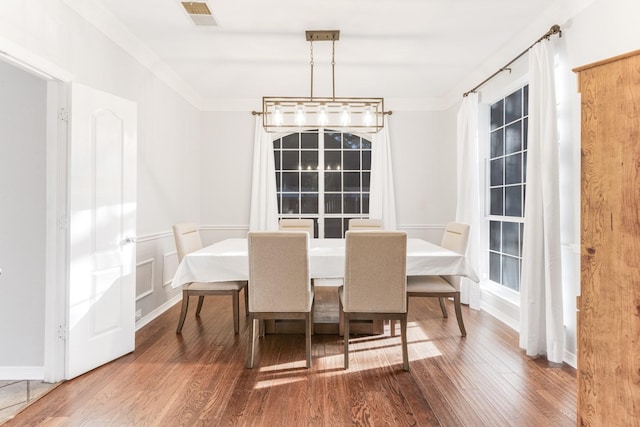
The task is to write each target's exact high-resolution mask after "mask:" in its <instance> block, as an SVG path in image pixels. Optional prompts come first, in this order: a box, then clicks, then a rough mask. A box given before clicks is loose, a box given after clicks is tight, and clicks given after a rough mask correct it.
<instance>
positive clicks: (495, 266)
mask: <svg viewBox="0 0 640 427" xmlns="http://www.w3.org/2000/svg"><path fill="white" fill-rule="evenodd" d="M501 272H502V269H501V268H500V255H499V254H496V253H493V252H490V253H489V279H490V280H493V281H494V282H496V283H501V280H500V279H501V276H500V274H501Z"/></svg>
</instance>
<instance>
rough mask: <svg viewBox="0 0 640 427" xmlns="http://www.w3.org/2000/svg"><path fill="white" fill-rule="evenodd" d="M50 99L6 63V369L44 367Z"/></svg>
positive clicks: (1, 191) (2, 247) (1, 134)
mask: <svg viewBox="0 0 640 427" xmlns="http://www.w3.org/2000/svg"><path fill="white" fill-rule="evenodd" d="M46 96H47V93H46V83H45V81H44V80H42V79H40V78H37V77H34V76H32V75H31V74H28V73H26V72H24V71H22V70H19V69H17V68H15V67H13V66H11V65H9V64H7V63H5V62H2V61H0V269H2V274H1V275H0V342H2V346H1V350H0V367H15V366H26V367H30V368H32V367H41V366H42V364H43V361H44V300H45V298H44V293H45V238H46V217H45V213H46V154H47V152H46V130H47V129H46V108H45V105H46Z"/></svg>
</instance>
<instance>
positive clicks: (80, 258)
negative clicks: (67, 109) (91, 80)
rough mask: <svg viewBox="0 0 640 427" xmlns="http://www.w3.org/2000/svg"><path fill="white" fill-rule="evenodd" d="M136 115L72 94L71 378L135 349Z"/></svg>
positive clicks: (78, 89)
mask: <svg viewBox="0 0 640 427" xmlns="http://www.w3.org/2000/svg"><path fill="white" fill-rule="evenodd" d="M136 109H137V107H136V104H135V103H134V102H131V101H128V100H125V99H122V98H119V97H116V96H113V95H111V94H108V93H104V92H100V91H97V90H95V89H91V88H89V87H86V86H82V85H78V84H73V85H72V87H71V116H70V126H71V144H70V147H71V149H70V167H69V205H70V211H69V214H70V224H69V239H70V240H69V244H70V246H69V248H70V249H69V255H70V271H69V292H68V304H69V318H68V324H67V327H68V335H67V368H66V371H67V372H66V377H67V379H70V378H73V377H76V376H78V375H81V374H83V373H85V372H87V371H89V370H91V369H93V368H96V367H98V366H100V365H102V364H104V363H107V362H109V361H111V360H113V359H115V358H117V357H120V356H122V355H124V354H127V353H129V352H131V351H133V349H134V345H135V243H134V241H135V239H134V237H135V233H136V127H137V123H136V113H137V111H136Z"/></svg>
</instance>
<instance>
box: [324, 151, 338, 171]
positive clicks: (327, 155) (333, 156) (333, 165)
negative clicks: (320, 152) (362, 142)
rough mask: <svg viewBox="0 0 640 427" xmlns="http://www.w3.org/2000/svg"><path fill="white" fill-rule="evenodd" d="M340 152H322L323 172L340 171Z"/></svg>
mask: <svg viewBox="0 0 640 427" xmlns="http://www.w3.org/2000/svg"><path fill="white" fill-rule="evenodd" d="M341 153H342V152H341V151H328V150H325V152H324V169H325V170H334V171H335V170H340V165H341V164H342V157H341V155H340V154H341Z"/></svg>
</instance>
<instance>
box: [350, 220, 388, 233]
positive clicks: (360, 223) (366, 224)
mask: <svg viewBox="0 0 640 427" xmlns="http://www.w3.org/2000/svg"><path fill="white" fill-rule="evenodd" d="M383 229H384V223H383V222H382V220H381V219H377V218H352V219H350V220H349V230H352V231H357V230H383Z"/></svg>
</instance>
